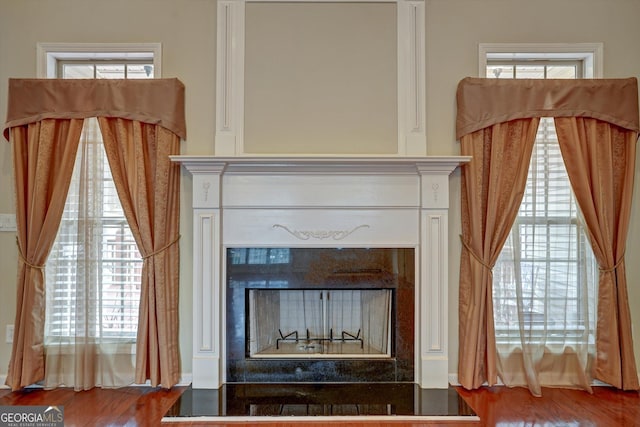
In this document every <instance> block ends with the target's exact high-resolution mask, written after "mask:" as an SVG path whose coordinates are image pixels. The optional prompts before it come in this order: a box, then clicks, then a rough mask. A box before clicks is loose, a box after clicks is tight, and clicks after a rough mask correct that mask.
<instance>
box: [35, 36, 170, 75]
mask: <svg viewBox="0 0 640 427" xmlns="http://www.w3.org/2000/svg"><path fill="white" fill-rule="evenodd" d="M80 58H84V59H131V60H136V59H147V60H148V59H151V60H153V72H154V76H155V77H154V78H160V77H162V44H161V43H43V42H38V43H37V44H36V75H37V77H38V78H41V79H46V78H55V77H56V72H57V62H58V60H64V59H80Z"/></svg>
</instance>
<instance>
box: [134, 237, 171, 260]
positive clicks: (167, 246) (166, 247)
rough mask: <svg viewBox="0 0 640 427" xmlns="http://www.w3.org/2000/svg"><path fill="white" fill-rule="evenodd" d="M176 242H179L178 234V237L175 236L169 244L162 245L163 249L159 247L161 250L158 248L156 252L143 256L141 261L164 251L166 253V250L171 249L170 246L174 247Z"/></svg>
mask: <svg viewBox="0 0 640 427" xmlns="http://www.w3.org/2000/svg"><path fill="white" fill-rule="evenodd" d="M178 240H180V235H179V234H178V236H177V237H176V238H175V239H173V240H172V241H171V242H169V243H167V244H166V245H164V246H163V247H161V248H160V249H158V250H157V251H155V252H152V253H150V254H149V255H145V256H143V257H142V259H143V260H146V259H147V258H151V257H153V256H156V255H158V254H159V253H160V252H164V251H166V250H167V249H169V247H171V246H173V245H175V244H176V243H178Z"/></svg>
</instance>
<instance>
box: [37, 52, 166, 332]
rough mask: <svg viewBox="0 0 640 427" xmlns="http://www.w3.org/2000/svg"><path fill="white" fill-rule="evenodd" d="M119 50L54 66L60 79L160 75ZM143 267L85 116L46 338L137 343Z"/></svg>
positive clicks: (92, 124) (94, 129) (56, 250)
mask: <svg viewBox="0 0 640 427" xmlns="http://www.w3.org/2000/svg"><path fill="white" fill-rule="evenodd" d="M114 55H115V54H113V53H111V54H110V57H109V58H91V57H90V56H91V55H88V58H86V59H82V58H79V57H77V55H76V56H74V57H73V58H71V57H65V58H57V59H56V61H55V69H56V70H57V72H58V73H59V74H58V75H59V76H60V77H61V78H153V77H154V74H155V73H154V62H153V58H147V59H140V58H136V59H131V60H129V59H127V58H126V57H125V56H126V55H123V57H122V58H119V59H118V58H115V57H114ZM62 56H64V55H62ZM67 56H68V55H67ZM81 178H82V179H81ZM141 271H142V259H141V256H140V252H139V251H138V248H137V245H136V242H135V240H134V238H133V235H132V233H131V230H130V228H129V225H128V223H127V220H126V218H125V217H124V212H123V210H122V206H121V204H120V200H119V198H118V195H117V192H116V188H115V185H114V182H113V178H112V176H111V170H110V168H109V163H108V161H107V157H106V154H105V150H104V146H103V142H102V137H101V133H100V129H99V126H98V122H97V119H95V118H92V119H86V120H85V122H84V127H83V131H82V135H81V142H80V146H79V149H78V155H77V157H76V163H75V166H74V171H73V176H72V181H71V186H70V189H69V193H68V196H67V201H66V204H65V208H64V212H63V217H62V221H61V224H60V228H59V230H58V235H57V237H56V240H55V242H54V245H53V248H52V251H51V253H50V255H49V258H48V260H47V267H46V286H47V303H46V322H45V337H46V338H45V342H46V343H51V342H54V341H55V342H58V343H60V342H64V339H65V338H70V337H76V336H80V337H91V338H105V339H110V340H125V341H127V342H134V341H135V339H136V334H137V328H138V308H139V301H140V283H141V277H140V276H141ZM61 340H62V341H61Z"/></svg>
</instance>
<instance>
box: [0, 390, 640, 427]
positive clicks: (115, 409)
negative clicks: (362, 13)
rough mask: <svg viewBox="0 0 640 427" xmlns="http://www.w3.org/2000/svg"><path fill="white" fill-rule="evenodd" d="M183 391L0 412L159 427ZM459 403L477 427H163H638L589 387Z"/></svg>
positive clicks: (628, 409) (622, 404)
mask: <svg viewBox="0 0 640 427" xmlns="http://www.w3.org/2000/svg"><path fill="white" fill-rule="evenodd" d="M185 389H186V388H185V387H176V388H173V389H171V390H163V389H155V388H151V387H126V388H121V389H115V390H114V389H92V390H89V391H82V392H74V391H73V390H70V389H64V388H63V389H56V390H49V391H45V390H40V389H28V390H25V391H19V392H11V391H9V390H6V389H3V390H0V406H6V405H59V406H64V413H65V426H66V427H73V426H77V427H80V426H92V427H98V426H131V427H135V426H159V425H161V424H162V423H161V421H162V417H163V416H164V414H165V413H166V412H167V411H168V410H169V408H170V407H171V406H172V405H173V403H174V402H175V401H176V400H177V399H178V397H179V396H180V395H181V394H182V393H183V392H184V390H185ZM458 392H459V393H460V395H461V396H462V397H463V399H464V400H465V401H466V402H467V403H468V404H469V405H470V406H471V407H472V408H473V409H474V410H475V411H476V413H477V414H478V416H479V417H480V422H461V421H456V422H450V423H449V422H442V421H432V422H430V421H416V422H411V421H397V422H396V421H364V420H363V421H357V422H351V421H349V422H334V421H331V422H326V421H320V422H309V421H304V422H302V423H301V422H295V421H294V420H292V421H287V422H281V421H278V422H272V421H265V422H250V423H247V422H240V423H236V422H233V423H230V422H224V421H222V422H217V423H196V422H184V423H179V424H176V423H165V424H164V425H167V426H176V427H191V426H200V425H216V426H228V427H238V426H244V427H249V426H255V427H265V426H269V427H293V426H295V427H300V426H301V425H309V426H313V427H321V426H332V427H334V426H337V425H340V426H348V427H422V426H432V427H433V426H461V427H462V426H500V427H523V426H527V427H528V426H532V427H534V426H545V427H561V426H562V427H565V426H570V427H573V426H576V427H578V426H580V427H582V426H588V427H591V426H598V427H599V426H606V427H615V426H623V427H627V426H631V427H633V426H638V427H640V394H638V393H637V392H623V391H617V390H614V389H611V388H607V387H595V388H594V392H593V394H589V393H586V392H583V391H577V390H566V389H549V388H546V389H543V395H542V397H533V396H532V395H531V394H530V393H529V391H528V390H526V389H522V388H514V389H510V388H506V387H491V388H486V387H485V388H481V389H479V390H474V391H467V390H463V389H458Z"/></svg>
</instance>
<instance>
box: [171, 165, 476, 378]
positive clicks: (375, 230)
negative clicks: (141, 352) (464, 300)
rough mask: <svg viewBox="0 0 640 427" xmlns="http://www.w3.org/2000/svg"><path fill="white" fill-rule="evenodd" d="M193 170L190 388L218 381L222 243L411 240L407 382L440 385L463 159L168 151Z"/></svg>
mask: <svg viewBox="0 0 640 427" xmlns="http://www.w3.org/2000/svg"><path fill="white" fill-rule="evenodd" d="M171 160H172V161H174V162H178V163H180V164H182V165H183V166H184V167H185V169H186V170H187V171H188V172H189V173H190V174H191V175H192V192H193V194H192V208H193V209H192V213H193V387H194V388H218V387H220V386H221V385H222V384H223V383H225V381H226V378H225V372H226V371H225V369H226V366H225V348H224V343H225V342H226V341H225V338H226V337H225V331H226V328H225V325H224V319H225V308H226V307H225V286H224V284H225V282H226V277H225V274H226V272H225V268H224V266H225V253H226V248H229V247H250V246H254V247H255V246H262V247H266V246H270V247H410V248H415V249H416V251H415V254H416V269H415V270H416V281H415V283H416V288H415V292H416V295H415V304H416V306H415V325H416V328H415V331H416V336H415V349H416V354H415V382H416V383H417V384H418V385H419V386H420V387H422V388H446V387H448V343H447V334H448V328H447V307H448V302H447V299H448V298H447V296H448V285H449V283H448V277H447V271H448V266H447V264H448V259H447V256H448V211H449V175H450V174H451V172H453V170H454V169H455V168H456V167H458V166H459V165H461V164H463V163H466V162H468V161H469V160H470V157H465V156H442V157H439V156H438V157H435V156H433V157H431V156H429V157H396V156H390V157H329V156H327V157H307V156H305V157H295V156H273V157H262V156H261V157H217V156H172V157H171Z"/></svg>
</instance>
